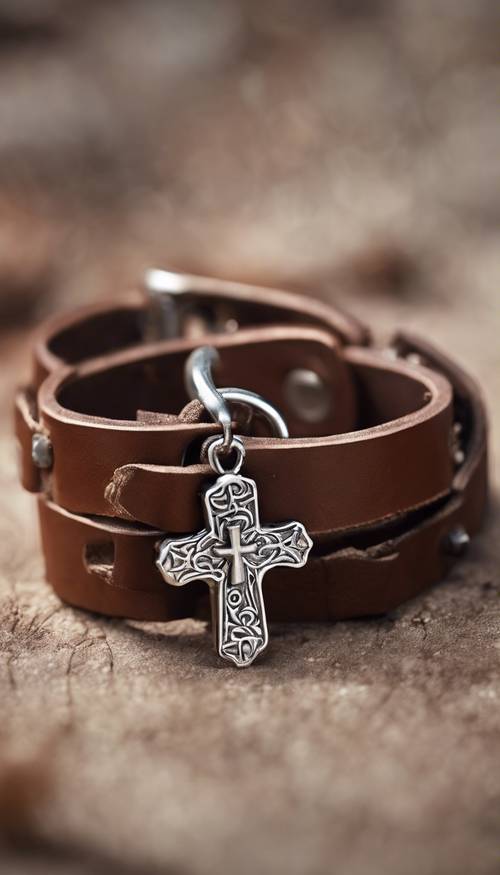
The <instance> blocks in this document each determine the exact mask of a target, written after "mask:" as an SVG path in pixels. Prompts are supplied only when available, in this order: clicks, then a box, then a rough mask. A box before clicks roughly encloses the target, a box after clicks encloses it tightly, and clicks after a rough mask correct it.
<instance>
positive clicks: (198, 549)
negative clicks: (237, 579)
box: [156, 529, 225, 586]
mask: <svg viewBox="0 0 500 875" xmlns="http://www.w3.org/2000/svg"><path fill="white" fill-rule="evenodd" d="M217 543H218V541H217V539H216V538H214V536H213V534H212V533H211V532H209V531H208V530H207V529H203V530H202V531H201V532H198V533H197V534H196V535H189V536H187V537H182V538H165V540H164V541H162V543H161V544H160V547H159V551H158V559H157V561H156V565H157V568H158V569H159V571H160V572H161V574H162V575H163V577H164V579H165V580H166V581H167V583H170V584H172V585H173V586H184V585H185V584H187V583H191V581H195V580H206V581H207V582H213V583H221V582H222V581H223V579H224V565H225V561H224V558H223V557H220V556H218V555H217V554H216V552H215V550H214V547H215V545H216V544H217Z"/></svg>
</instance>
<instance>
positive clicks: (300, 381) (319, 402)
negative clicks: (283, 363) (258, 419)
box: [284, 368, 332, 423]
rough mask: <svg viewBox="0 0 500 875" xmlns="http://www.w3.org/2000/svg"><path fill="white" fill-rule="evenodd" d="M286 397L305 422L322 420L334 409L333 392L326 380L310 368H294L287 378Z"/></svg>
mask: <svg viewBox="0 0 500 875" xmlns="http://www.w3.org/2000/svg"><path fill="white" fill-rule="evenodd" d="M284 392H285V398H286V402H287V404H288V406H289V407H290V408H291V409H292V410H293V412H294V414H295V415H296V416H298V417H299V419H302V420H303V421H304V422H311V423H313V422H321V421H322V420H324V419H326V417H327V416H328V414H329V413H331V409H332V394H331V390H330V388H329V387H328V386H327V384H326V383H325V381H324V380H323V379H322V378H321V377H320V376H319V374H317V373H316V371H312V370H310V369H309V368H294V369H293V370H292V371H290V372H289V373H288V374H287V377H286V380H285V387H284Z"/></svg>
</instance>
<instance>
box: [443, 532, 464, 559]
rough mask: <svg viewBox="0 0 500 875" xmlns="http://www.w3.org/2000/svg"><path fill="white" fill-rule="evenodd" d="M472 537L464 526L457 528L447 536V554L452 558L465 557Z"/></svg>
mask: <svg viewBox="0 0 500 875" xmlns="http://www.w3.org/2000/svg"><path fill="white" fill-rule="evenodd" d="M469 542H470V537H469V535H468V534H467V531H466V529H465V528H464V527H463V526H455V528H453V529H452V530H451V531H450V532H448V535H447V536H446V542H445V547H446V552H447V553H450V554H451V555H452V556H463V554H464V553H465V551H466V550H467V547H468V546H469Z"/></svg>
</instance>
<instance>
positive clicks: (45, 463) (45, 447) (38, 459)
mask: <svg viewBox="0 0 500 875" xmlns="http://www.w3.org/2000/svg"><path fill="white" fill-rule="evenodd" d="M31 458H32V460H33V464H34V465H36V467H37V468H52V465H53V463H54V450H53V447H52V441H51V440H50V438H48V437H47V435H45V434H40V433H39V432H37V433H36V434H34V435H33V437H32V438H31Z"/></svg>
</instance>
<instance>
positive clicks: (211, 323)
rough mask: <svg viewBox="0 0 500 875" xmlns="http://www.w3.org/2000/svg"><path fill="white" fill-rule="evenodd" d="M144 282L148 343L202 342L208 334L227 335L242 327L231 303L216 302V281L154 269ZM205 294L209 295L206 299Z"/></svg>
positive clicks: (146, 275) (145, 275)
mask: <svg viewBox="0 0 500 875" xmlns="http://www.w3.org/2000/svg"><path fill="white" fill-rule="evenodd" d="M221 282H222V281H221ZM143 283H144V289H145V290H146V293H147V295H148V299H149V305H150V306H149V310H148V315H147V319H146V324H145V335H146V339H147V340H168V339H172V338H174V337H191V338H200V339H201V338H202V337H204V336H205V335H206V334H207V332H210V333H215V332H216V333H218V334H224V333H230V332H232V331H235V330H236V329H237V328H238V322H237V321H236V319H235V318H234V316H233V312H232V311H233V309H234V308H233V307H232V306H231V305H230V302H229V301H228V303H227V304H226V305H224V304H223V303H222V301H221V302H218V303H217V304H215V303H214V301H213V295H214V294H216V292H214V287H213V281H212V280H209V279H207V278H205V277H198V276H193V275H191V274H183V273H174V272H173V271H170V270H162V269H159V268H151V269H150V270H147V271H146V273H145V274H144V280H143ZM222 284H223V283H222ZM204 292H205V293H206V292H208V293H209V294H208V295H207V296H206V297H205V298H204V296H203V293H204ZM200 293H202V294H200ZM210 293H211V294H210ZM211 298H212V300H211Z"/></svg>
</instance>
